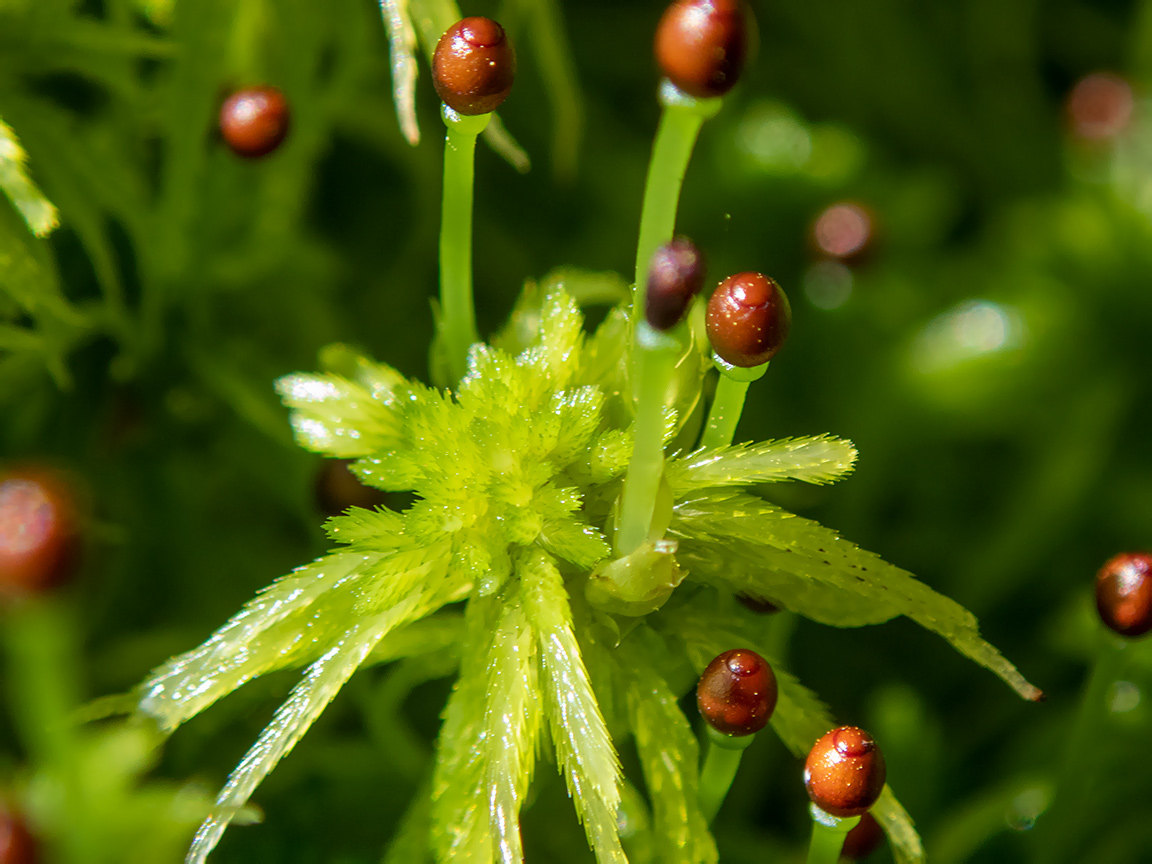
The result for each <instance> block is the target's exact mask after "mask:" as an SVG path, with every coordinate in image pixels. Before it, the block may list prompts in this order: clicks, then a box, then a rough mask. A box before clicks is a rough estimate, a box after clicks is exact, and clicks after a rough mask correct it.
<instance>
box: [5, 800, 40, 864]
mask: <svg viewBox="0 0 1152 864" xmlns="http://www.w3.org/2000/svg"><path fill="white" fill-rule="evenodd" d="M39 860H40V859H39V857H38V856H37V854H36V841H35V839H34V838H33V837H32V834H31V832H29V830H28V826H27V825H26V824H24V820H23V819H21V818H20V816H19V815H18V814H17V813H15V812H13V811H12V810H10V809H9V808H8V807H6V806H5V804H4V803H3V802H0V864H36V862H37V861H39Z"/></svg>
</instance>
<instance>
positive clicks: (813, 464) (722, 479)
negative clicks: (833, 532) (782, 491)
mask: <svg viewBox="0 0 1152 864" xmlns="http://www.w3.org/2000/svg"><path fill="white" fill-rule="evenodd" d="M855 461H856V448H854V447H853V446H852V444H851V443H850V442H848V441H844V440H842V439H840V438H831V437H829V436H827V435H819V436H816V437H814V438H786V439H784V440H781V441H764V442H761V443H759V444H739V445H736V446H734V447H720V448H717V449H713V450H697V451H696V452H695V453H692V454H689V455H688V456H685V457H683V458H680V459H674V460H670V461H669V463H668V467H667V469H666V471H667V477H668V482H669V483H670V484H671V485H672V490H673V492H675V493H676V495H678V496H682V495H686V494H687V493H689V492H693V491H695V490H697V489H707V488H710V487H717V486H747V485H749V484H752V483H769V482H775V481H778V480H803V481H804V482H806V483H830V482H832V481H834V480H837V479H839V478H840V477H843V476H844V475H845V474H847V473H848V472H849V471H851V470H852V465H853V463H854V462H855Z"/></svg>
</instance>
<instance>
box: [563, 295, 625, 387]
mask: <svg viewBox="0 0 1152 864" xmlns="http://www.w3.org/2000/svg"><path fill="white" fill-rule="evenodd" d="M630 333H631V330H630V329H629V323H628V307H626V306H617V307H616V308H614V309H613V310H612V311H611V312H609V313H608V317H606V318H605V319H604V320H603V321H602V322H601V324H600V326H599V327H597V328H596V332H595V333H593V334H592V337H591V338H590V339H588V341H587V342H586V344H585V346H584V350H583V351H582V352H581V356H580V368H579V370H578V372H577V374H576V381H577V382H578V383H580V384H596V385H598V386H600V387H601V388H602V389H603V391H604V393H605V394H606V395H609V396H613V395H619V394H620V393H622V392H623V390H624V387H625V384H626V381H627V363H626V361H625V358H626V357H627V356H628V344H629V336H630Z"/></svg>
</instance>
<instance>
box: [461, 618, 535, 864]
mask: <svg viewBox="0 0 1152 864" xmlns="http://www.w3.org/2000/svg"><path fill="white" fill-rule="evenodd" d="M487 671H488V690H487V698H486V702H485V706H484V725H483V727H482V729H481V732H480V740H479V742H477V743H478V745H479V747H480V748H481V749H482V751H483V753H482V756H481V758H482V760H483V762H484V783H483V784H482V785H481V786H480V787H479V788H478V789H476V790H475V798H474V803H473V806H475V807H478V808H480V809H485V808H487V809H488V811H489V814H488V815H489V830H490V832H491V836H492V843H493V844H494V846H495V857H496V860H497V861H499V862H501V864H521V861H522V860H523V850H522V849H521V846H520V808H521V806H522V805H523V802H524V795H525V794H526V793H527V791H528V783H529V781H530V780H531V778H532V768H533V763H534V762H535V758H536V742H537V738H538V736H539V734H540V729H541V725H542V721H543V711H542V708H541V705H540V695H539V694H540V688H539V683H538V682H537V677H536V676H537V661H536V644H535V633H534V632H533V630H532V627H531V626H530V625H529V624H528V620H527V618H526V617H525V615H524V611H523V610H522V609H521V608H520V604H519V602H518V601H517V600H515V599H513V600H511V601H510V602H508V603H507V604H506V605H505V607H504V614H503V616H502V618H501V621H500V625H499V626H498V627H497V629H496V633H495V634H494V635H493V637H492V648H491V650H490V651H489V652H488V670H487Z"/></svg>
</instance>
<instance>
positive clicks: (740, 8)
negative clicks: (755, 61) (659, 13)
mask: <svg viewBox="0 0 1152 864" xmlns="http://www.w3.org/2000/svg"><path fill="white" fill-rule="evenodd" d="M750 27H751V25H750V22H749V12H748V8H747V6H746V5H745V4H744V3H743V2H741V0H677V2H675V3H672V4H671V5H669V6H668V8H667V9H666V10H665V11H664V15H663V17H662V18H661V19H660V23H659V24H658V25H657V27H656V44H655V52H656V62H657V63H658V64H659V66H660V70H661V71H662V72H663V73H664V74H665V75H666V76H667V77H668V79H669V80H670V81H671V82H672V83H673V84H675V85H676V86H677V87H679V88H680V89H681V90H683V91H684V92H685V93H687V94H689V95H690V96H695V97H696V98H698V99H706V98H710V97H713V96H723V95H724V94H725V93H727V92H728V91H729V90H731V89H732V88H733V87H734V86H735V85H736V82H737V81H738V80H739V78H740V73H741V72H742V71H743V70H744V63H745V61H746V60H747V59H748V48H749V42H750V39H749V30H750Z"/></svg>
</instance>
